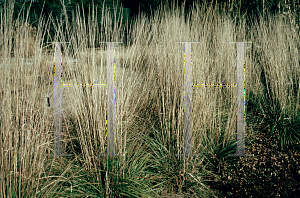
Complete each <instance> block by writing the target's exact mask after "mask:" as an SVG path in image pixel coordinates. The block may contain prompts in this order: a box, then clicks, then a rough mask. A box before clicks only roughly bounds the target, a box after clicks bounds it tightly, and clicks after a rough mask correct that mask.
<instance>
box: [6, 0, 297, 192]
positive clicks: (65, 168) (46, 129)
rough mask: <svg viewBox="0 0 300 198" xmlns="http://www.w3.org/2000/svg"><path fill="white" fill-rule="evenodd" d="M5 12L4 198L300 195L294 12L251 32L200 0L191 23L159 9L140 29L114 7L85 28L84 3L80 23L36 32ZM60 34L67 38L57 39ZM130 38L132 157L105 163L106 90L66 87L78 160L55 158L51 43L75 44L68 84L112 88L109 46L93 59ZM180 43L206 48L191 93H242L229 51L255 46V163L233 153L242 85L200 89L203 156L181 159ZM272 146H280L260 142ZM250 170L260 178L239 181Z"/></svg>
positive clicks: (122, 126) (69, 145)
mask: <svg viewBox="0 0 300 198" xmlns="http://www.w3.org/2000/svg"><path fill="white" fill-rule="evenodd" d="M5 6H7V7H5V9H3V10H2V11H1V25H0V28H1V35H0V36H1V37H0V48H1V51H0V57H1V59H0V67H1V70H0V73H1V79H0V88H1V89H0V99H1V100H0V102H1V105H0V111H1V113H0V116H1V117H0V137H1V152H0V156H1V158H0V159H1V161H0V165H1V166H0V167H1V171H0V178H1V180H0V181H1V182H0V195H1V197H171V196H175V195H177V196H178V197H225V196H228V197H229V196H232V197H234V196H237V197H241V196H242V197H248V196H249V195H253V197H255V196H258V197H261V195H262V194H260V193H264V195H270V196H271V195H273V194H271V193H270V192H269V191H262V189H264V190H267V189H270V191H272V189H273V186H275V187H274V188H277V187H276V185H277V186H279V185H280V186H281V187H280V188H279V187H278V188H277V189H278V190H276V193H275V194H274V196H278V194H279V195H281V196H284V195H287V193H286V192H287V191H289V193H297V192H299V190H300V186H299V185H297V183H298V184H299V183H300V179H299V176H300V167H299V166H300V165H299V164H298V163H296V162H297V161H298V160H299V130H300V127H299V126H300V119H299V118H300V111H299V109H300V108H299V97H300V92H299V90H300V78H299V76H300V70H299V68H300V67H299V66H300V65H299V64H300V61H299V50H300V47H299V41H300V38H299V26H298V25H297V24H296V23H295V17H294V16H293V15H288V16H283V15H276V16H271V15H268V16H266V17H261V18H259V19H258V20H257V21H253V22H252V23H250V24H248V23H247V24H246V22H245V21H246V20H245V19H244V18H243V17H242V16H240V17H239V18H237V17H234V18H233V17H231V16H230V15H227V14H226V13H225V12H221V11H219V10H217V9H216V8H215V7H213V6H210V7H203V6H201V5H197V4H195V5H194V7H193V9H192V10H191V13H188V17H185V13H184V12H183V8H182V7H181V8H178V7H175V6H173V7H171V8H170V9H169V8H166V7H163V6H161V7H160V9H159V10H158V11H156V12H154V14H153V16H152V17H151V18H150V19H149V18H147V17H145V16H144V15H143V13H141V14H140V15H139V17H138V18H136V19H135V20H134V22H133V23H132V24H128V23H127V24H123V23H121V22H118V21H115V22H114V25H112V21H111V17H112V16H110V15H109V14H108V13H107V12H106V10H105V8H103V12H102V13H100V14H102V19H105V20H103V21H102V22H101V24H97V22H95V20H94V19H95V18H96V16H95V15H96V13H95V12H93V11H92V10H93V8H91V12H90V13H89V16H90V17H89V21H88V23H87V24H86V23H85V21H84V20H83V19H82V16H81V15H80V12H79V10H80V8H79V7H78V8H77V10H76V11H77V12H76V16H75V17H74V18H72V23H70V24H69V23H63V21H59V20H56V19H54V18H53V17H50V20H47V21H46V20H45V18H44V16H41V17H40V20H39V25H38V28H37V29H34V28H32V26H31V25H30V24H28V22H27V21H28V18H26V15H24V14H23V15H22V14H20V15H19V18H18V19H17V20H13V19H12V10H13V4H5ZM97 14H99V13H97ZM121 20H122V19H120V21H121ZM50 26H53V27H54V28H55V30H56V31H57V34H55V35H54V37H51V35H50V34H49V32H48V31H47V30H48V28H49V27H50ZM125 28H127V29H129V34H130V35H131V37H132V38H133V40H132V42H131V43H130V45H128V46H124V45H123V44H116V45H115V66H116V67H115V74H116V80H115V84H116V93H115V94H116V122H115V134H116V135H115V137H116V138H115V142H116V149H115V150H116V153H117V154H124V155H123V156H120V157H115V158H110V157H99V156H98V155H99V154H104V153H106V143H105V136H106V129H105V127H106V123H105V116H106V94H105V91H106V90H105V88H103V87H92V88H91V87H86V88H82V87H80V88H79V87H66V88H63V115H62V120H63V121H62V125H63V140H64V141H63V149H64V153H69V154H73V156H71V157H46V154H50V153H53V148H54V147H53V133H54V126H53V119H54V115H53V110H54V109H53V101H54V96H53V83H54V81H53V77H54V76H53V74H54V72H53V52H54V51H53V50H54V48H53V46H52V45H50V44H49V43H45V42H44V41H45V40H47V41H71V43H70V44H63V46H64V52H63V55H62V63H63V64H62V65H63V72H62V76H63V82H64V84H93V83H94V84H98V83H105V82H106V61H107V60H106V51H105V50H106V45H105V44H101V45H100V46H101V47H100V48H97V49H95V46H96V45H98V44H97V43H96V41H102V42H104V41H111V42H120V41H123V40H124V37H123V35H122V34H121V32H124V29H125ZM104 38H105V39H106V40H103V39H104ZM177 41H200V42H201V43H197V44H193V46H192V50H193V52H192V67H193V84H235V83H236V45H235V44H228V41H245V42H248V41H252V42H253V44H245V47H246V48H245V90H246V93H245V97H246V104H245V105H246V127H245V130H246V135H245V137H246V138H245V140H246V153H251V154H254V157H228V154H233V153H235V149H236V143H235V141H236V89H235V88H219V87H206V88H198V87H197V88H196V87H195V88H193V137H194V138H193V153H197V154H202V155H201V156H200V157H187V158H180V159H178V158H177V157H176V156H175V154H177V153H180V151H181V150H182V148H183V137H184V134H183V126H184V122H183V118H184V101H183V83H184V81H183V79H184V70H183V67H184V45H183V44H178V43H175V42H177ZM73 59H76V62H73ZM269 137H270V139H272V141H274V143H272V145H271V142H265V143H262V142H263V140H266V139H268V138H269ZM271 137H272V138H271ZM270 141H271V140H270ZM257 144H259V145H260V146H259V149H258V146H257ZM269 144H270V146H271V150H269V151H266V150H265V149H267V148H269V147H268V145H269ZM273 145H276V146H273ZM287 150H289V151H293V152H292V153H293V154H287V153H288V152H287ZM265 153H268V154H267V155H266V154H265ZM276 155H277V157H281V156H282V155H283V156H289V159H291V162H289V161H288V162H285V166H284V167H283V171H290V172H289V175H290V176H289V177H292V179H290V180H288V179H287V180H286V181H287V182H286V183H288V182H289V181H293V182H292V183H294V185H288V184H285V182H283V183H282V181H285V180H284V178H285V176H284V175H286V174H287V173H285V172H283V173H281V172H280V171H281V169H282V167H280V166H279V165H278V166H277V165H276V163H275V161H279V160H277V159H276ZM274 156H275V157H274ZM273 158H274V159H273ZM282 158H284V157H282ZM275 159H276V160H275ZM280 159H281V158H280ZM292 161H294V162H293V163H292ZM262 162H265V163H264V165H265V166H266V167H263V166H260V167H256V169H257V170H259V171H257V170H256V169H255V170H256V171H257V172H256V175H254V176H253V175H252V176H251V177H250V173H251V172H253V171H255V170H254V169H251V168H252V167H255V164H257V163H260V164H261V163H262ZM269 162H270V163H271V162H272V163H273V162H274V163H275V165H276V166H275V165H273V164H272V163H271V164H269ZM249 163H250V165H249ZM251 163H253V164H254V165H251ZM266 164H267V165H266ZM248 166H249V167H250V169H249V170H248V169H247V168H246V167H248ZM230 167H236V168H233V169H232V170H231V169H230ZM237 167H240V168H237ZM243 167H244V171H245V169H247V170H248V171H249V172H247V173H244V172H243V174H245V175H242V176H240V173H241V172H242V169H243ZM260 168H261V169H260ZM270 168H271V170H269V169H270ZM262 169H266V170H268V171H269V172H268V171H265V172H266V174H269V176H268V175H266V176H263V175H262V174H263V173H262V172H264V171H262V172H261V170H262ZM277 170H279V172H278V171H277ZM272 171H273V172H272ZM274 172H276V173H275V176H274ZM276 174H277V176H276ZM281 174H282V175H281ZM270 175H273V176H272V177H273V180H271V179H270V177H271V176H270ZM232 177H235V178H234V179H231V178H232ZM260 177H263V178H265V180H266V181H269V182H265V181H264V182H265V183H264V182H262V181H261V179H260ZM286 178H288V177H286ZM268 179H270V180H268ZM211 181H214V182H215V183H211ZM243 181H244V182H243ZM279 181H280V182H279ZM241 183H243V185H244V186H239V184H241ZM250 183H251V185H252V187H251V188H250V187H249V185H250ZM247 185H248V186H247ZM253 185H254V187H253ZM284 185H286V186H284ZM282 186H283V187H282ZM224 189H226V190H224ZM281 189H282V190H281ZM285 190H286V191H285ZM222 191H223V192H222ZM222 193H224V194H222ZM226 193H227V194H226ZM268 193H269V194H268ZM289 196H293V194H289Z"/></svg>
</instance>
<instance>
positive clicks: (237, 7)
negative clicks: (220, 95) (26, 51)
mask: <svg viewBox="0 0 300 198" xmlns="http://www.w3.org/2000/svg"><path fill="white" fill-rule="evenodd" d="M8 1H11V0H0V6H1V8H2V9H3V4H4V3H5V2H8ZM31 1H32V4H30V0H15V8H14V9H15V13H14V18H17V16H18V12H17V11H18V10H20V9H21V7H23V6H24V7H25V8H27V9H29V8H30V10H31V12H30V13H29V19H30V20H29V22H30V24H32V25H33V26H35V27H37V24H38V18H39V16H40V15H41V14H43V15H44V16H45V17H46V21H47V19H48V17H49V16H50V14H51V13H52V16H53V17H54V19H55V18H58V19H59V18H60V15H61V14H62V13H63V9H62V8H63V7H62V4H61V1H60V0H31ZM93 2H94V5H95V6H98V8H97V9H98V18H97V20H98V23H99V24H100V20H101V17H100V16H99V15H101V11H102V6H103V2H104V0H94V1H90V0H65V1H64V4H65V6H66V9H67V14H68V16H69V19H68V20H69V21H71V18H72V11H74V12H75V11H76V9H75V8H76V6H77V5H79V6H80V8H81V7H82V6H83V9H84V15H85V20H86V21H87V16H88V10H89V5H91V4H92V3H93ZM175 3H176V5H178V6H181V5H182V4H184V9H185V12H188V11H189V10H190V9H191V8H192V6H193V4H194V3H198V5H201V4H202V5H205V4H206V5H209V4H213V5H216V4H217V6H218V7H219V9H220V10H224V11H225V13H230V14H231V15H232V16H239V15H240V16H243V15H245V16H246V18H247V19H248V20H251V21H253V20H255V19H257V18H258V16H259V14H264V13H267V12H268V13H271V14H276V13H283V12H287V11H289V10H290V11H291V12H292V13H296V16H298V18H297V19H298V24H299V11H300V10H299V8H300V0H268V1H267V0H265V1H262V0H218V1H217V0H175ZM114 4H115V5H116V4H117V0H115V1H114V0H106V1H105V6H107V7H108V8H112V7H114V6H113V5H114ZM120 4H122V7H123V8H128V9H126V10H127V11H124V12H128V13H124V16H125V15H126V16H127V14H128V20H129V22H131V21H132V20H134V18H135V17H136V16H137V15H138V14H139V12H143V13H144V14H146V16H148V17H149V16H150V15H151V13H153V11H154V10H156V9H158V8H159V6H160V4H163V5H169V6H170V4H171V0H152V1H148V0H118V5H120ZM230 4H232V5H233V7H230ZM118 7H120V6H118ZM81 13H82V11H81ZM62 17H64V16H62ZM123 22H125V20H124V21H123Z"/></svg>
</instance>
